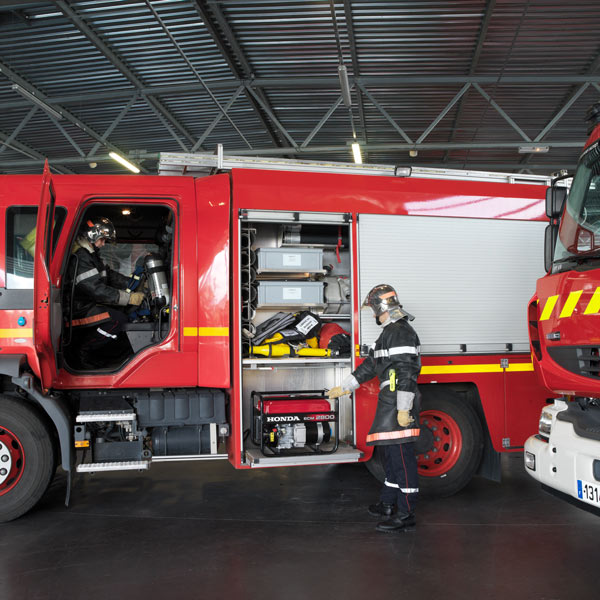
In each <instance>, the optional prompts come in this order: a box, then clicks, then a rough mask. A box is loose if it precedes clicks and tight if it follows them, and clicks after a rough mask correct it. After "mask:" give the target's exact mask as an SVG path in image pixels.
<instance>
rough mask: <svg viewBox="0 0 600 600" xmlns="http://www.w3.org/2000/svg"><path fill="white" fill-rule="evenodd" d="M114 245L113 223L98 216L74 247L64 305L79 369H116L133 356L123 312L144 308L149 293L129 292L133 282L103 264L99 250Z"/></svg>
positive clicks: (74, 360) (73, 357)
mask: <svg viewBox="0 0 600 600" xmlns="http://www.w3.org/2000/svg"><path fill="white" fill-rule="evenodd" d="M115 241H116V232H115V228H114V225H113V224H112V222H111V221H110V220H109V219H107V218H106V217H99V218H95V219H88V220H87V221H85V223H84V226H83V228H82V231H81V233H80V235H79V236H78V237H77V240H76V241H75V244H74V245H73V249H72V253H71V258H70V262H69V269H68V272H67V277H66V286H65V293H66V297H65V303H64V304H65V306H66V307H67V314H66V321H67V326H68V327H70V329H71V331H70V343H69V344H68V346H67V350H68V352H67V357H68V361H69V364H70V366H72V367H74V368H76V369H77V368H78V369H97V368H103V367H114V366H117V365H119V364H120V363H122V362H123V361H124V360H125V359H126V358H127V357H129V356H131V355H132V354H133V349H132V347H131V344H130V343H129V340H128V338H127V335H126V334H125V332H124V330H123V326H124V324H125V323H126V322H127V316H126V315H125V313H124V312H122V310H121V309H124V308H125V307H126V306H127V305H132V306H139V305H140V304H141V303H142V301H143V299H144V294H143V293H142V292H131V291H130V290H128V289H127V285H128V283H129V278H128V277H126V276H125V275H122V274H121V273H118V272H117V271H113V270H112V269H110V268H109V267H107V266H106V265H105V264H104V263H103V262H102V259H101V257H100V254H99V250H100V248H102V247H103V246H104V244H106V243H107V242H115ZM116 307H118V308H116Z"/></svg>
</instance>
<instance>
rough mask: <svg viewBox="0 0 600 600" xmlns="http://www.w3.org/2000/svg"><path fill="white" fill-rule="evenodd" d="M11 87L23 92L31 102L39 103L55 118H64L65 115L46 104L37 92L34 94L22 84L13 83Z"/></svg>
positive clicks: (19, 92) (20, 92) (22, 94)
mask: <svg viewBox="0 0 600 600" xmlns="http://www.w3.org/2000/svg"><path fill="white" fill-rule="evenodd" d="M11 89H12V90H13V91H14V92H17V93H18V94H21V96H23V98H27V100H29V101H30V102H33V103H34V104H37V105H38V106H39V107H40V108H41V109H43V110H45V111H46V112H47V113H48V114H49V115H52V116H53V117H54V118H55V119H58V120H59V121H60V120H61V119H64V117H63V116H62V115H61V114H60V113H59V112H58V111H57V110H55V109H54V108H52V107H51V106H50V105H49V104H46V103H45V102H44V101H43V100H40V99H39V98H38V97H37V96H36V95H35V94H32V93H31V92H30V91H28V90H26V89H25V88H23V87H21V86H20V85H18V84H16V83H13V85H12V86H11Z"/></svg>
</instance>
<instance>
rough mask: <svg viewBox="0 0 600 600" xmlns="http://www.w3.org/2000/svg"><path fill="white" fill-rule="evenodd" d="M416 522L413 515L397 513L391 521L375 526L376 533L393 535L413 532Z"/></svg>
mask: <svg viewBox="0 0 600 600" xmlns="http://www.w3.org/2000/svg"><path fill="white" fill-rule="evenodd" d="M416 524H417V522H416V520H415V515H414V514H413V513H408V514H402V513H399V514H398V515H396V516H395V517H394V518H392V519H388V520H387V521H382V522H381V523H378V524H377V527H376V529H377V531H383V532H386V533H393V532H395V531H398V532H400V531H414V529H415V526H416Z"/></svg>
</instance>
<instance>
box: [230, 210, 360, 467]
mask: <svg viewBox="0 0 600 600" xmlns="http://www.w3.org/2000/svg"><path fill="white" fill-rule="evenodd" d="M259 212H260V211H253V214H252V220H250V219H248V218H246V217H244V216H243V215H241V220H240V260H239V264H240V279H239V281H240V299H239V301H240V304H239V306H240V307H241V332H240V334H241V342H242V352H243V359H242V373H241V375H242V393H241V398H240V413H241V417H242V431H243V432H244V433H243V450H244V452H245V457H246V462H248V463H249V464H250V465H251V466H258V465H259V464H260V465H261V466H275V465H279V464H281V465H283V464H286V465H288V464H317V463H327V462H349V461H352V460H355V459H356V460H357V458H355V453H356V457H357V456H358V455H360V452H359V451H357V450H355V449H354V448H353V445H354V443H355V439H354V435H355V433H354V406H353V399H352V397H350V396H346V397H344V398H341V399H339V400H337V401H333V400H332V401H329V400H328V399H327V398H326V390H327V389H329V388H332V387H334V386H336V385H340V384H341V382H342V380H343V379H344V377H345V376H346V375H348V373H349V372H350V370H351V369H352V364H353V358H352V348H353V345H352V319H351V318H350V315H351V307H352V306H351V305H352V281H353V277H352V265H351V260H350V248H349V243H350V239H351V236H350V225H351V219H350V216H349V215H343V214H339V215H334V216H333V219H334V220H332V221H331V222H326V223H322V224H318V223H317V224H315V220H316V219H318V218H319V215H318V214H317V213H311V215H310V216H309V217H308V219H307V222H306V223H305V222H304V221H303V215H302V214H301V215H300V217H299V220H297V221H296V222H294V223H286V222H285V215H282V219H283V221H278V220H277V217H278V213H276V212H275V211H273V212H267V211H265V213H264V216H263V215H261V214H259ZM327 218H329V219H332V215H331V214H330V213H328V217H327ZM305 229H306V231H304V230H305ZM313 317H314V319H313ZM313 321H314V323H313ZM315 324H316V325H317V326H316V327H313V325H315ZM309 325H310V326H309ZM324 328H325V329H324ZM332 328H334V330H333V334H332ZM322 332H323V333H324V335H323V336H321V333H322ZM335 334H337V335H338V339H337V340H336V341H337V342H339V340H340V334H341V339H343V341H344V344H343V347H340V346H336V345H335V342H334V343H332V339H333V337H334V335H335ZM314 390H319V391H317V392H315V391H314Z"/></svg>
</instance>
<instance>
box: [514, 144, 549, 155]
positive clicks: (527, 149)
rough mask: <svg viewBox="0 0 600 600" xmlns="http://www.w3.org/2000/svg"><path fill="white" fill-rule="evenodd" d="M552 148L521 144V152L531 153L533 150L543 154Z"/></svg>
mask: <svg viewBox="0 0 600 600" xmlns="http://www.w3.org/2000/svg"><path fill="white" fill-rule="evenodd" d="M549 150H550V146H536V145H531V146H519V154H529V153H531V152H535V153H539V154H543V153H545V152H548V151H549Z"/></svg>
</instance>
